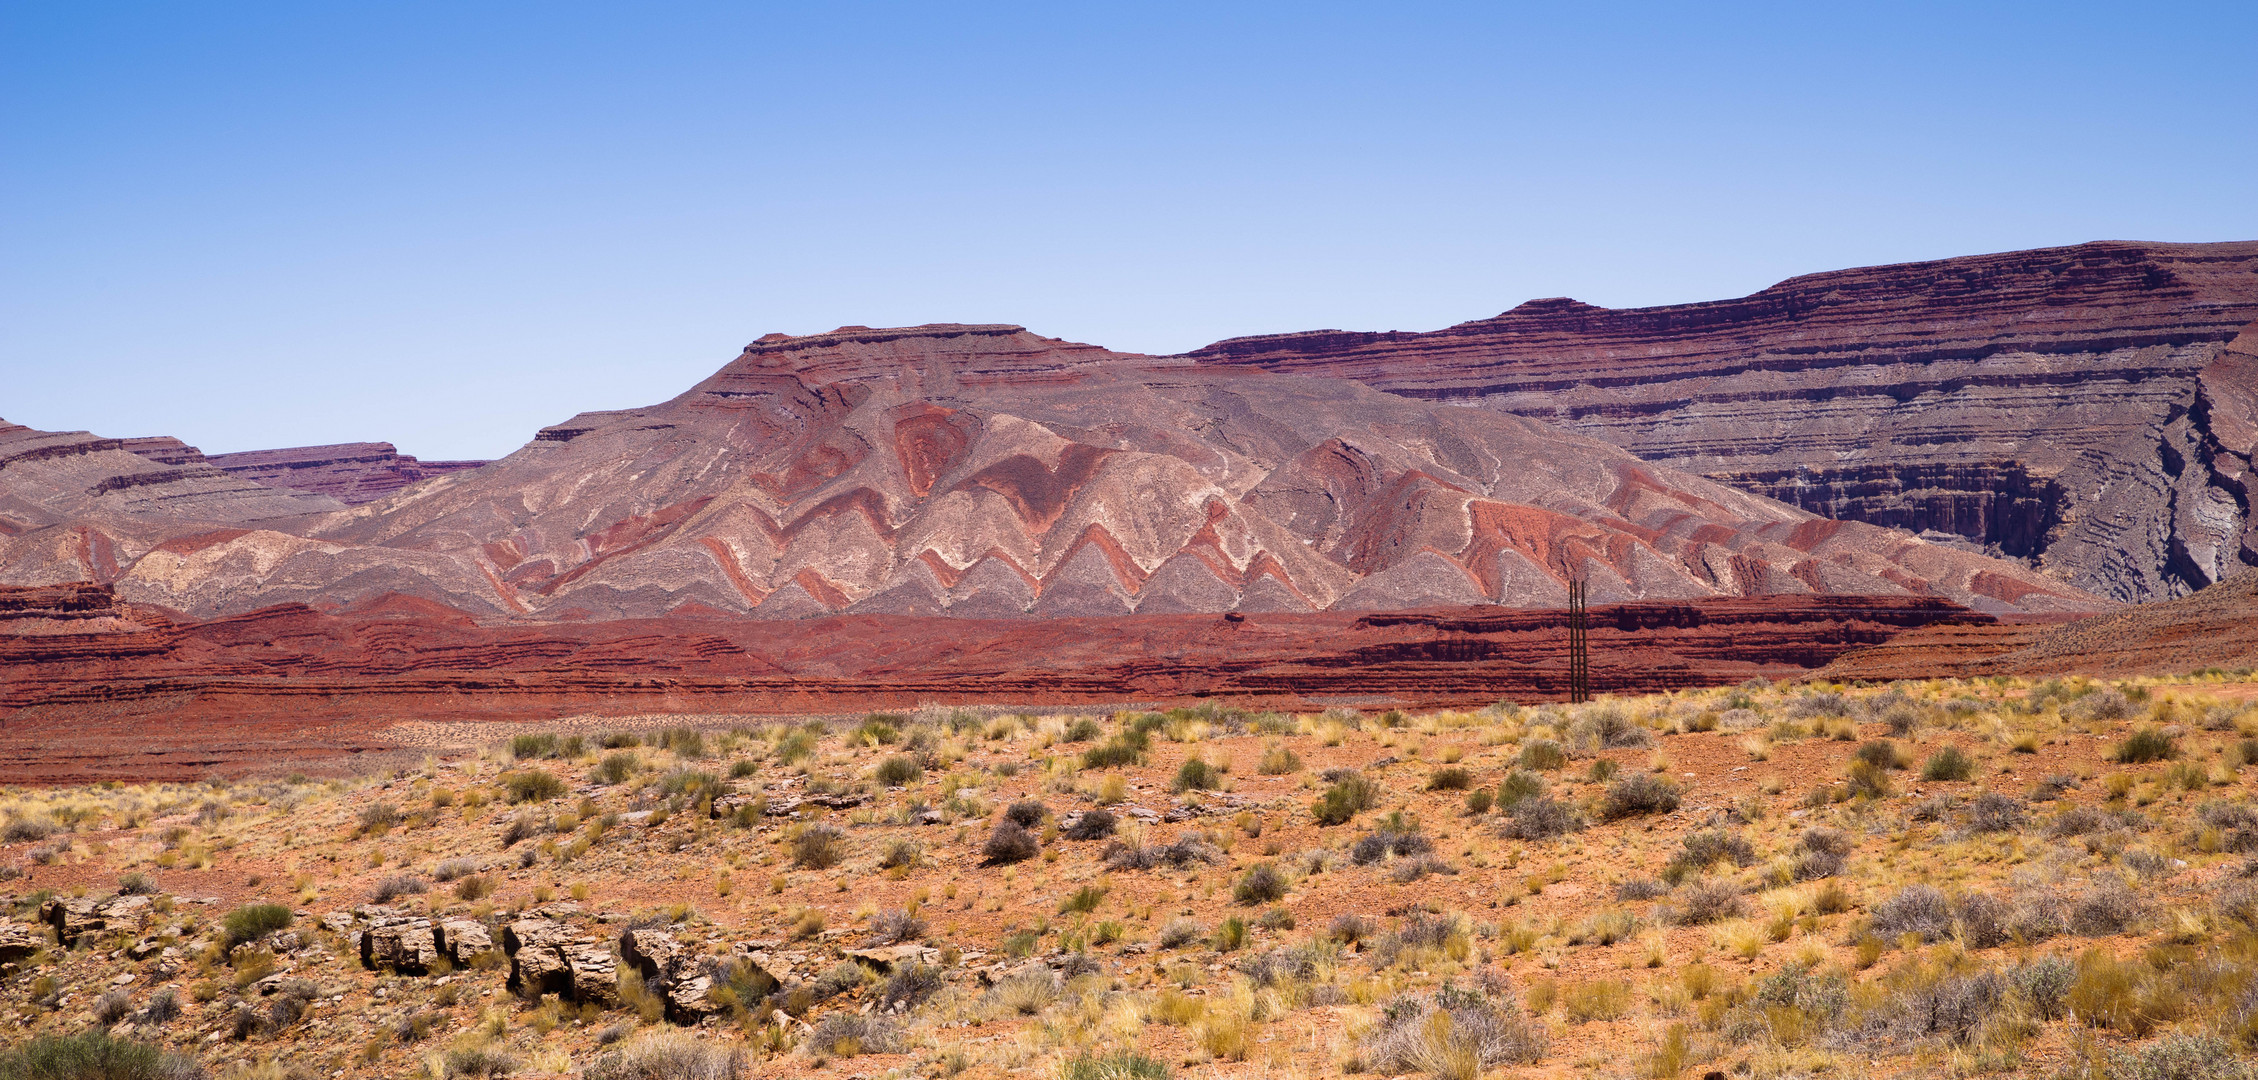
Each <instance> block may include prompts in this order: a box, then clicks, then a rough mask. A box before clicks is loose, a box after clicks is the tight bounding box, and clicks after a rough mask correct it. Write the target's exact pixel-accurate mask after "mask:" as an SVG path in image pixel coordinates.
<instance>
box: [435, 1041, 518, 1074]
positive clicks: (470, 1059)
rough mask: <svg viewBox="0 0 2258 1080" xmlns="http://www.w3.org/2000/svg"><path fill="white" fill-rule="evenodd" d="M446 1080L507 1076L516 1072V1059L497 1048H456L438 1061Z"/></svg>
mask: <svg viewBox="0 0 2258 1080" xmlns="http://www.w3.org/2000/svg"><path fill="white" fill-rule="evenodd" d="M439 1066H440V1070H441V1073H442V1075H443V1076H444V1077H445V1078H446V1080H454V1078H455V1077H458V1076H478V1077H488V1076H508V1075H509V1074H511V1073H514V1072H516V1071H517V1068H518V1063H517V1059H516V1058H513V1057H511V1056H510V1055H509V1054H508V1053H507V1052H505V1051H504V1050H502V1049H501V1048H500V1047H497V1046H458V1047H456V1048H454V1049H452V1050H449V1051H447V1052H446V1054H444V1055H442V1056H441V1057H440V1059H439Z"/></svg>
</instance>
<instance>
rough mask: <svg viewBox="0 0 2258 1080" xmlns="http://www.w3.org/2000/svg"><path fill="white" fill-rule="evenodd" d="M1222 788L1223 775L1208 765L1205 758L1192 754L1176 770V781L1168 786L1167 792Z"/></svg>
mask: <svg viewBox="0 0 2258 1080" xmlns="http://www.w3.org/2000/svg"><path fill="white" fill-rule="evenodd" d="M1222 786H1223V773H1222V772H1221V771H1220V770H1218V769H1217V768H1216V767H1215V766H1213V765H1210V764H1208V763H1207V759H1206V758H1203V757H1200V756H1199V755H1197V754H1194V755H1192V756H1191V757H1188V758H1185V759H1184V764H1183V765H1182V766H1180V767H1178V768H1177V770H1176V779H1175V780H1174V781H1172V782H1171V783H1170V784H1169V790H1171V791H1177V792H1184V791H1213V790H1215V789H1216V788H1219V787H1222Z"/></svg>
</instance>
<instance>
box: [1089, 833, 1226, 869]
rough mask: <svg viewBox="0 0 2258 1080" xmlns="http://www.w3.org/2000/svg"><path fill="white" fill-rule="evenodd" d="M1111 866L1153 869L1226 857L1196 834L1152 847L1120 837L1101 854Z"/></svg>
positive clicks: (1200, 862)
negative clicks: (1137, 844) (1121, 839)
mask: <svg viewBox="0 0 2258 1080" xmlns="http://www.w3.org/2000/svg"><path fill="white" fill-rule="evenodd" d="M1100 858H1101V859H1102V860H1103V861H1104V863H1105V866H1106V869H1108V870H1150V869H1152V868H1153V867H1156V866H1167V867H1170V868H1173V869H1177V870H1182V869H1184V868H1186V867H1189V866H1194V865H1200V864H1209V865H1212V864H1217V863H1221V862H1222V861H1223V851H1222V849H1220V848H1218V847H1216V846H1215V845H1214V844H1212V843H1209V842H1208V841H1207V840H1206V839H1205V838H1203V837H1201V836H1199V835H1196V834H1186V835H1184V836H1180V837H1177V838H1176V841H1175V842H1174V843H1169V844H1159V845H1154V846H1151V847H1134V846H1131V845H1129V844H1124V843H1122V842H1120V841H1118V840H1116V841H1114V842H1113V843H1111V844H1107V845H1106V849H1105V853H1104V854H1103V855H1101V856H1100Z"/></svg>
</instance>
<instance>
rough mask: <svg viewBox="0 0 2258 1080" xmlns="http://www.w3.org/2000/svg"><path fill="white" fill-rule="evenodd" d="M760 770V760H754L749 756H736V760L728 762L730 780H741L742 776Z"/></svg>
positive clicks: (744, 776) (750, 774)
mask: <svg viewBox="0 0 2258 1080" xmlns="http://www.w3.org/2000/svg"><path fill="white" fill-rule="evenodd" d="M760 771H761V766H760V762H757V761H754V760H753V759H751V758H738V759H737V760H735V761H732V762H730V763H729V778H730V779H731V780H743V779H744V778H746V777H748V776H752V775H754V774H755V773H758V772H760Z"/></svg>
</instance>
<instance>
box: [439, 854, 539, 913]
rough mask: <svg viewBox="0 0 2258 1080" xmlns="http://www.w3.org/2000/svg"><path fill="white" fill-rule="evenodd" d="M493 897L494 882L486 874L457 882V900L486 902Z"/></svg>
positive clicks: (475, 875)
mask: <svg viewBox="0 0 2258 1080" xmlns="http://www.w3.org/2000/svg"><path fill="white" fill-rule="evenodd" d="M528 850H530V849H528ZM492 895H494V880H493V879H492V878H489V877H487V876H486V875H484V874H472V875H471V876H469V877H466V878H463V879H462V880H460V881H457V882H455V899H457V900H462V901H465V902H471V901H478V900H484V899H486V898H487V897H489V896H492Z"/></svg>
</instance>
